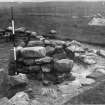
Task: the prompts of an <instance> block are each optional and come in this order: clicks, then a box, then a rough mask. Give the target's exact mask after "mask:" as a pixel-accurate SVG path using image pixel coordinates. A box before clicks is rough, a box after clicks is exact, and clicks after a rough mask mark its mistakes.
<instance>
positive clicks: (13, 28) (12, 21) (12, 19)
mask: <svg viewBox="0 0 105 105" xmlns="http://www.w3.org/2000/svg"><path fill="white" fill-rule="evenodd" d="M11 24H12V38H13V45H14V60H15V61H16V45H15V22H14V17H13V7H11Z"/></svg>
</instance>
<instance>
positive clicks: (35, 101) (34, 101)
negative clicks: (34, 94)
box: [30, 100, 42, 105]
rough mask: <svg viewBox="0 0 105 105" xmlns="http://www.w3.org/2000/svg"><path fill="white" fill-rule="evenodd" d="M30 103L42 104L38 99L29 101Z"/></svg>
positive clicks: (31, 104) (34, 104)
mask: <svg viewBox="0 0 105 105" xmlns="http://www.w3.org/2000/svg"><path fill="white" fill-rule="evenodd" d="M30 105H42V104H41V103H40V102H39V101H37V100H32V101H31V102H30Z"/></svg>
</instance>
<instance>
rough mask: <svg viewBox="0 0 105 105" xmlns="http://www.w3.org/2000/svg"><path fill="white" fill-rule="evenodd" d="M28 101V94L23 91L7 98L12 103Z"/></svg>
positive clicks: (21, 103)
mask: <svg viewBox="0 0 105 105" xmlns="http://www.w3.org/2000/svg"><path fill="white" fill-rule="evenodd" d="M29 101H30V99H29V96H28V94H27V93H25V92H18V93H16V94H15V96H13V97H12V98H11V99H10V100H9V102H10V103H11V104H12V105H29Z"/></svg>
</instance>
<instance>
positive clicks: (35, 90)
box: [0, 42, 105, 105]
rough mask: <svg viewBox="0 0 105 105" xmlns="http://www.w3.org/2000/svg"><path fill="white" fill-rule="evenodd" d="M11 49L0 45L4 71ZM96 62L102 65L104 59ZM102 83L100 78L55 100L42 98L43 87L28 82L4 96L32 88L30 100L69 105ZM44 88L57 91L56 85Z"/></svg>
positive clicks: (49, 104)
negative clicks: (76, 97)
mask: <svg viewBox="0 0 105 105" xmlns="http://www.w3.org/2000/svg"><path fill="white" fill-rule="evenodd" d="M84 46H87V47H88V48H90V49H93V48H94V49H99V48H102V49H105V48H104V47H102V46H95V45H88V44H84ZM12 47H13V45H12V44H11V43H4V42H3V43H0V67H1V68H5V70H7V67H8V66H7V65H8V58H9V52H10V49H11V48H12ZM98 62H99V64H103V65H104V63H105V59H104V58H100V59H99V60H98ZM73 69H74V70H73V71H74V72H76V73H83V72H84V71H85V72H87V71H89V70H91V68H88V69H87V70H86V69H85V68H82V69H81V68H79V69H78V70H75V68H73ZM85 72H84V73H85ZM101 80H102V81H101ZM103 81H105V78H100V79H99V80H98V81H97V82H96V83H95V84H93V85H91V86H89V87H88V86H87V87H84V88H82V89H79V90H78V91H77V90H76V91H74V90H73V91H72V93H71V94H63V95H62V94H61V93H58V97H57V98H56V99H55V98H52V97H46V96H45V97H43V96H42V95H40V93H41V91H40V90H41V89H42V88H45V87H44V86H42V84H41V83H40V82H38V81H35V80H30V84H29V85H28V86H27V87H26V88H20V87H16V88H13V89H10V90H9V91H8V94H6V95H7V97H8V98H10V97H12V96H13V95H14V94H15V93H16V92H18V91H21V90H26V91H27V89H29V88H32V92H31V93H30V96H31V98H35V99H37V100H38V101H40V102H47V103H48V105H63V104H64V103H67V102H68V103H67V105H69V103H73V102H70V99H72V98H73V97H74V96H77V95H78V94H80V93H83V94H86V93H84V91H86V90H89V89H91V88H92V89H93V88H94V87H97V86H100V85H99V84H100V83H101V82H103ZM46 88H54V89H55V90H57V86H56V85H55V86H54V85H52V86H50V87H46ZM99 89H100V88H99ZM100 95H101V94H100ZM74 101H75V100H74ZM87 104H88V103H87Z"/></svg>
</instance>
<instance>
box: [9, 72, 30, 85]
mask: <svg viewBox="0 0 105 105" xmlns="http://www.w3.org/2000/svg"><path fill="white" fill-rule="evenodd" d="M27 84H28V78H27V76H26V75H25V74H22V73H19V74H18V75H14V76H10V86H17V85H24V86H25V85H27Z"/></svg>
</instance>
